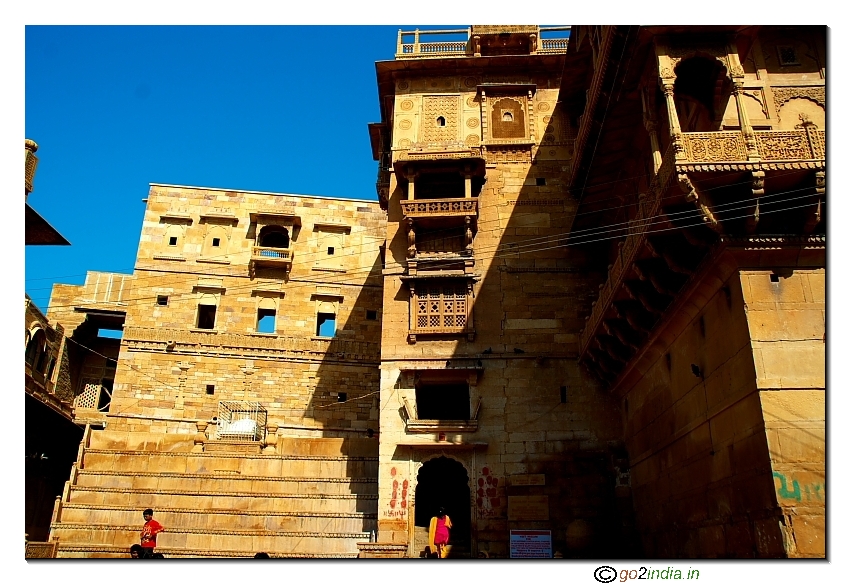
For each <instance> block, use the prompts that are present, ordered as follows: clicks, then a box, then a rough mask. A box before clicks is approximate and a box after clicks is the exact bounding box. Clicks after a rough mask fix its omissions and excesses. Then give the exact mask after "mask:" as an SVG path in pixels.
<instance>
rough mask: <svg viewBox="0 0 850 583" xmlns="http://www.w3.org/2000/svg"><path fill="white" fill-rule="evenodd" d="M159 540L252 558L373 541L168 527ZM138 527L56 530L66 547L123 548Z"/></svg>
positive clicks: (351, 549)
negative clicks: (257, 554)
mask: <svg viewBox="0 0 850 583" xmlns="http://www.w3.org/2000/svg"><path fill="white" fill-rule="evenodd" d="M166 528H167V530H166V531H165V532H162V533H160V534H159V536H158V537H157V546H158V548H160V552H163V554H165V553H164V551H163V550H162V549H165V548H174V549H206V550H207V551H209V552H212V553H222V552H225V553H239V554H240V555H248V554H251V555H253V553H256V552H259V551H264V552H267V553H307V554H315V553H325V554H327V553H333V554H336V553H356V552H357V543H358V542H362V541H368V540H369V533H368V532H362V533H357V532H333V531H329V530H325V531H271V530H266V529H244V530H232V529H223V528H190V527H185V526H179V525H171V526H168V527H166ZM139 530H140V528H139V525H138V524H85V523H72V522H64V521H63V522H62V523H60V524H56V525H54V527H53V534H54V538H55V537H59V540H60V543H62V544H66V545H75V544H78V545H103V546H111V547H116V548H123V549H125V552H126V550H127V549H129V548H130V546H131V545H133V544H136V543H138V542H139Z"/></svg>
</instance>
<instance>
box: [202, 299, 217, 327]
mask: <svg viewBox="0 0 850 583" xmlns="http://www.w3.org/2000/svg"><path fill="white" fill-rule="evenodd" d="M198 328H201V329H202V330H212V329H213V328H215V306H209V305H204V304H201V305H200V306H198Z"/></svg>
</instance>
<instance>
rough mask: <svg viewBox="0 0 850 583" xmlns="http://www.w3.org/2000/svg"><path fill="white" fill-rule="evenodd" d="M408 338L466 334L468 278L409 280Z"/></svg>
mask: <svg viewBox="0 0 850 583" xmlns="http://www.w3.org/2000/svg"><path fill="white" fill-rule="evenodd" d="M409 285H410V288H411V293H410V308H411V309H410V332H409V339H410V341H411V342H416V335H417V334H469V335H470V336H471V335H472V334H473V333H474V330H473V327H472V322H471V318H472V301H471V297H472V282H471V280H462V279H450V280H448V281H446V280H442V281H441V280H437V281H434V280H432V279H420V280H418V281H414V280H411V281H410V283H409Z"/></svg>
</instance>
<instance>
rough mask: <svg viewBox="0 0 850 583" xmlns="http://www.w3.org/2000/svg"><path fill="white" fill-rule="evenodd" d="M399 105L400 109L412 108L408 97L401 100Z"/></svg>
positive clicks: (407, 109) (411, 102) (408, 109)
mask: <svg viewBox="0 0 850 583" xmlns="http://www.w3.org/2000/svg"><path fill="white" fill-rule="evenodd" d="M400 107H401V109H402V111H410V110H411V109H413V101H411V100H410V99H405V100H404V101H402V102H401V105H400Z"/></svg>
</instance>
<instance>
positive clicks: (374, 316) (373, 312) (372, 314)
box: [366, 310, 378, 320]
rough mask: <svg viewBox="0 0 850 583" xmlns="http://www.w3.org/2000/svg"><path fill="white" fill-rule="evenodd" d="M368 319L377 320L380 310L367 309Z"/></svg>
mask: <svg viewBox="0 0 850 583" xmlns="http://www.w3.org/2000/svg"><path fill="white" fill-rule="evenodd" d="M366 319H367V320H377V319H378V310H366Z"/></svg>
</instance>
